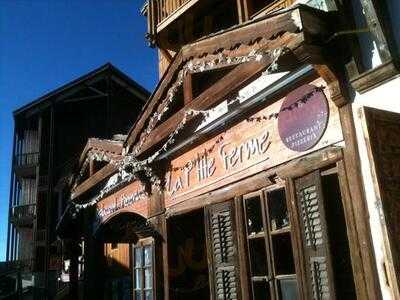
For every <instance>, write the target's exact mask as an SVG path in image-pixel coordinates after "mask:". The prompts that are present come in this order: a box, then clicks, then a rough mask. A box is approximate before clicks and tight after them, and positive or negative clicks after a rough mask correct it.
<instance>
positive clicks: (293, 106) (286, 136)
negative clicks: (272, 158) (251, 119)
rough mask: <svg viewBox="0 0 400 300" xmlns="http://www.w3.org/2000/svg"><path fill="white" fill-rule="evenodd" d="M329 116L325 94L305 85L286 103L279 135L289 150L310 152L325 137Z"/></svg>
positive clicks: (309, 85)
mask: <svg viewBox="0 0 400 300" xmlns="http://www.w3.org/2000/svg"><path fill="white" fill-rule="evenodd" d="M300 98H301V99H302V101H299V99H300ZM328 116H329V107H328V102H327V99H326V96H325V94H324V92H323V91H322V90H321V89H319V88H318V87H316V86H314V85H311V84H305V85H303V86H301V87H299V88H297V89H295V90H294V91H292V92H291V93H289V95H287V97H286V99H285V100H284V101H283V103H282V107H281V110H280V112H279V119H278V130H279V136H280V137H281V139H282V142H283V143H284V144H285V145H286V147H288V148H289V149H292V150H294V151H306V150H308V149H311V148H312V147H314V146H315V145H316V144H317V143H318V141H319V140H320V139H321V137H322V136H323V134H324V131H325V129H326V126H327V125H328Z"/></svg>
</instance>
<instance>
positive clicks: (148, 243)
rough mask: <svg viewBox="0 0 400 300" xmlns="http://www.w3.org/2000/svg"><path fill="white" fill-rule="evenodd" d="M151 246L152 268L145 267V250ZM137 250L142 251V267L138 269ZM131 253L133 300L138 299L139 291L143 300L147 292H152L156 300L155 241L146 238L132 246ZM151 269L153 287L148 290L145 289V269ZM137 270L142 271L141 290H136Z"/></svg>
mask: <svg viewBox="0 0 400 300" xmlns="http://www.w3.org/2000/svg"><path fill="white" fill-rule="evenodd" d="M148 246H150V249H151V265H150V266H145V265H144V248H145V247H148ZM135 249H141V255H142V258H141V260H142V261H141V266H140V267H136V266H135ZM130 253H131V266H132V267H131V269H132V299H136V291H137V290H139V291H141V295H142V296H141V299H142V300H144V299H145V292H146V291H150V290H151V291H152V295H153V297H152V299H156V298H157V297H156V280H155V275H156V274H155V241H154V239H153V238H146V239H143V240H140V241H138V242H137V243H136V244H134V245H132V246H131V249H130ZM148 267H149V268H150V269H151V276H152V278H151V279H152V286H151V289H146V288H145V287H144V285H145V276H144V273H145V269H146V268H148ZM136 269H139V270H140V274H141V287H140V289H136V288H135V284H136Z"/></svg>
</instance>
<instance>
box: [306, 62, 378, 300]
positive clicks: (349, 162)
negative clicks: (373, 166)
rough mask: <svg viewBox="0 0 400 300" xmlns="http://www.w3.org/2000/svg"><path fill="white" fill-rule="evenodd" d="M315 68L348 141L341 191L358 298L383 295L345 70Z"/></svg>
mask: <svg viewBox="0 0 400 300" xmlns="http://www.w3.org/2000/svg"><path fill="white" fill-rule="evenodd" d="M314 68H315V69H316V71H317V72H318V73H319V74H320V76H321V77H322V78H323V79H324V80H325V81H326V83H327V85H328V89H329V92H330V96H331V99H332V101H334V102H335V104H336V105H337V106H338V108H339V116H340V122H341V127H342V132H343V138H344V141H345V144H346V146H345V147H344V149H343V171H344V173H345V177H346V181H347V182H346V184H345V185H346V187H347V188H346V190H345V191H342V193H343V192H344V194H347V196H346V195H345V197H344V199H343V201H344V202H345V203H344V204H343V206H344V214H345V219H346V226H347V234H348V239H349V246H350V254H351V261H352V267H353V273H354V283H355V287H356V293H357V298H358V299H381V298H382V295H381V292H380V286H379V280H378V272H377V268H376V260H375V254H374V248H373V244H372V237H371V229H370V224H369V212H368V207H367V201H366V198H365V194H364V184H363V180H362V175H361V165H360V156H359V153H358V145H357V136H356V131H355V126H354V119H353V112H352V106H351V102H350V101H349V100H348V99H349V97H348V96H347V89H346V87H345V85H344V80H341V77H340V74H342V72H340V71H339V70H337V68H335V67H332V66H327V65H315V66H314ZM342 185H343V184H342Z"/></svg>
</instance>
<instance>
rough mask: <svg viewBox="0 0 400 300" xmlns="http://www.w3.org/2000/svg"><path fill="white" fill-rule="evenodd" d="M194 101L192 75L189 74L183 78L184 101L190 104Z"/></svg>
mask: <svg viewBox="0 0 400 300" xmlns="http://www.w3.org/2000/svg"><path fill="white" fill-rule="evenodd" d="M192 100H193V86H192V74H190V73H188V74H186V76H185V77H184V78H183V101H184V103H185V105H186V104H189V103H190V102H192Z"/></svg>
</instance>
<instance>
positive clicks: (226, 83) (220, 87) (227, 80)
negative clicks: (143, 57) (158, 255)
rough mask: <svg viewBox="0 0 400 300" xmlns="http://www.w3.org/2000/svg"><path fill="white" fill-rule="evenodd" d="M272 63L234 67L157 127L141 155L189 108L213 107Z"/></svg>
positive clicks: (166, 133) (265, 62)
mask: <svg viewBox="0 0 400 300" xmlns="http://www.w3.org/2000/svg"><path fill="white" fill-rule="evenodd" d="M270 63H271V61H270V60H268V61H263V62H260V63H255V62H254V63H247V64H243V65H240V66H238V67H236V68H235V69H233V70H232V71H231V72H229V73H228V74H227V75H225V76H224V77H223V78H222V79H221V80H220V81H218V82H217V83H215V84H214V85H213V86H211V87H210V88H208V89H207V90H205V91H204V92H203V93H201V94H200V95H199V96H198V97H196V99H194V100H193V101H192V102H190V103H189V104H187V105H185V107H183V108H182V109H181V110H179V111H178V112H177V113H175V114H174V115H173V116H172V117H170V118H169V119H168V120H166V121H165V122H164V123H162V124H160V125H159V126H158V127H156V128H155V129H154V130H153V131H152V132H151V133H150V134H149V135H148V137H147V139H146V142H145V143H144V144H143V146H142V149H141V150H140V151H139V155H140V154H142V153H143V152H145V151H146V150H148V149H150V148H151V147H152V146H154V145H155V144H156V143H159V142H161V141H162V140H164V139H165V138H166V137H167V136H168V135H169V134H170V133H171V132H172V131H174V130H175V128H176V127H177V125H178V124H179V122H181V120H182V119H183V117H184V115H185V112H186V111H187V110H188V109H194V110H204V109H208V108H210V107H212V106H213V105H215V104H217V103H218V102H219V101H220V100H221V98H223V97H226V96H227V95H228V94H229V93H231V92H232V91H233V90H235V89H238V88H240V87H241V86H242V85H243V84H245V83H246V82H247V81H248V80H249V79H251V78H252V77H253V76H254V75H255V74H257V73H259V72H261V71H262V70H263V69H265V68H266V67H267V66H268V65H269V64H270ZM227 87H229V88H227Z"/></svg>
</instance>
